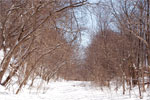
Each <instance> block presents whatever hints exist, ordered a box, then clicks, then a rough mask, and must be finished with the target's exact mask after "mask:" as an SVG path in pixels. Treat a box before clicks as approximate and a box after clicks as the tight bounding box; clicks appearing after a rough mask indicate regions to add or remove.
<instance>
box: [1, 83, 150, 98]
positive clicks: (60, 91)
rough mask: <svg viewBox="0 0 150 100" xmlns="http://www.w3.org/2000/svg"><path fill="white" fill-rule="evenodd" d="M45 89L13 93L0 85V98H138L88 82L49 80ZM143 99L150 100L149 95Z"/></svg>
mask: <svg viewBox="0 0 150 100" xmlns="http://www.w3.org/2000/svg"><path fill="white" fill-rule="evenodd" d="M46 89H48V90H47V92H46V93H41V92H40V93H36V91H35V90H33V91H31V92H29V90H28V89H25V90H24V91H22V92H21V93H19V94H18V95H15V94H13V93H10V92H7V91H4V89H3V87H0V100H140V99H138V96H137V95H136V94H133V97H129V95H128V94H127V95H122V91H120V92H116V91H114V90H110V89H108V88H105V90H104V91H103V92H102V91H101V90H99V89H96V88H94V87H91V86H90V83H89V82H79V81H57V82H51V83H50V84H49V85H47V86H46V88H45V90H46ZM134 92H137V91H134ZM134 92H133V93H134ZM143 100H150V96H149V97H148V96H147V97H146V98H144V99H143Z"/></svg>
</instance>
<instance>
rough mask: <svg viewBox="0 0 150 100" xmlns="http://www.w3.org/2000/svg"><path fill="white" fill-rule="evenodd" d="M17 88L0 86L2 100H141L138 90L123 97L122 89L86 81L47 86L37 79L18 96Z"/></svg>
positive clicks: (149, 97) (148, 99) (149, 95)
mask: <svg viewBox="0 0 150 100" xmlns="http://www.w3.org/2000/svg"><path fill="white" fill-rule="evenodd" d="M3 56H4V55H3V51H2V50H0V62H1V60H2V59H3ZM29 83H30V82H29ZM41 83H43V84H41ZM39 85H40V86H41V85H42V86H41V87H43V88H44V89H41V87H39ZM17 88H18V86H17V84H14V85H13V86H11V88H10V89H7V90H6V89H5V87H3V86H1V85H0V100H141V99H139V96H138V88H134V89H133V90H132V91H131V95H129V93H128V90H127V91H126V94H125V95H123V94H122V88H119V90H118V91H115V87H112V88H111V89H110V88H103V91H102V90H101V89H100V88H98V87H96V86H93V85H91V83H90V82H84V81H65V80H58V81H54V80H52V81H51V82H50V83H49V84H46V82H45V81H43V80H41V79H40V78H37V80H36V81H35V84H34V87H33V88H29V85H27V86H26V87H24V88H23V90H21V91H20V93H19V94H18V95H16V94H15V91H16V89H17ZM148 91H149V92H146V93H144V94H142V96H143V99H142V100H150V89H149V90H148Z"/></svg>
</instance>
